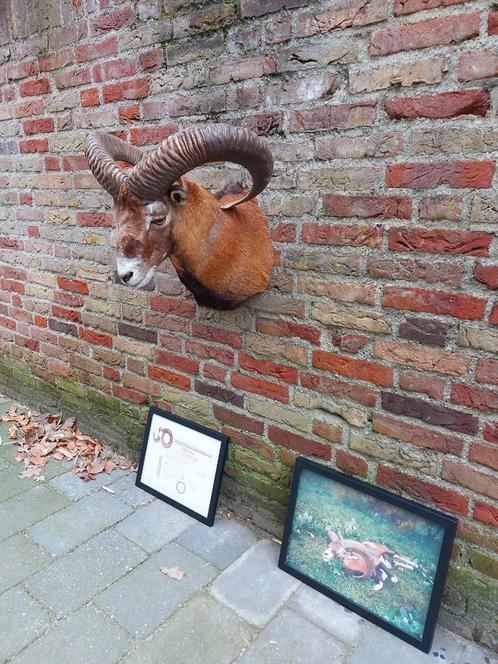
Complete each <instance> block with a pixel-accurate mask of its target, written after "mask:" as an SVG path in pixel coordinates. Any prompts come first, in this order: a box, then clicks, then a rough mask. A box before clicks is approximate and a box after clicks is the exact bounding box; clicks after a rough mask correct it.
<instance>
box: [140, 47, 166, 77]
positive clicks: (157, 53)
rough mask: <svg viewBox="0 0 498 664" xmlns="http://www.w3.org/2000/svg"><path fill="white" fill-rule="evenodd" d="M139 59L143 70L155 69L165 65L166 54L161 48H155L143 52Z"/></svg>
mask: <svg viewBox="0 0 498 664" xmlns="http://www.w3.org/2000/svg"><path fill="white" fill-rule="evenodd" d="M139 60H140V66H141V67H142V69H143V71H155V70H156V69H161V67H162V66H163V64H164V55H163V52H162V50H161V49H160V48H155V49H152V50H151V51H145V52H144V53H141V54H140V58H139Z"/></svg>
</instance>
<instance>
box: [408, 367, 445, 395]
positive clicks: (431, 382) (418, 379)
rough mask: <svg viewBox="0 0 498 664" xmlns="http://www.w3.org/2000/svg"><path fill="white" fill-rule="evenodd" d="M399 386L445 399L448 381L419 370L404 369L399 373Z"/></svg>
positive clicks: (409, 390)
mask: <svg viewBox="0 0 498 664" xmlns="http://www.w3.org/2000/svg"><path fill="white" fill-rule="evenodd" d="M399 386H400V388H401V389H402V390H406V391H407V392H420V393H421V394H427V396H428V397H432V398H433V399H443V398H444V391H445V388H446V381H444V380H442V379H441V378H436V377H435V376H428V375H427V374H426V373H422V372H418V371H402V372H401V373H400V374H399Z"/></svg>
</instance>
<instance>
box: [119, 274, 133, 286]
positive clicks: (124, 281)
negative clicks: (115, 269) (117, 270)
mask: <svg viewBox="0 0 498 664" xmlns="http://www.w3.org/2000/svg"><path fill="white" fill-rule="evenodd" d="M132 276H133V272H127V273H126V274H123V276H122V277H121V281H122V282H123V283H125V284H127V283H128V282H129V281H130V279H131V278H132Z"/></svg>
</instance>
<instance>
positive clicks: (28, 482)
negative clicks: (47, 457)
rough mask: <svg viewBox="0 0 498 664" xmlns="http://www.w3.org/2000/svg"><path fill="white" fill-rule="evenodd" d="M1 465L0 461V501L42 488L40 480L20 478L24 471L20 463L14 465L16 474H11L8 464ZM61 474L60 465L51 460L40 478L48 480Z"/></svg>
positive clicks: (0, 461)
mask: <svg viewBox="0 0 498 664" xmlns="http://www.w3.org/2000/svg"><path fill="white" fill-rule="evenodd" d="M3 464H4V465H3V467H2V460H0V501H2V500H7V499H8V498H12V497H13V496H17V495H19V494H20V493H22V492H23V491H26V489H30V488H32V487H34V486H42V485H41V484H40V480H38V481H37V480H35V479H33V478H31V477H20V474H21V473H22V471H23V470H24V465H23V464H22V463H18V464H16V467H15V470H16V471H17V472H15V473H13V472H12V467H11V465H10V464H9V463H8V462H5V461H3ZM61 472H63V469H62V468H61V466H60V464H59V463H57V461H53V460H52V461H49V462H48V463H47V465H46V466H45V468H44V469H43V471H42V476H43V477H45V478H46V479H49V478H51V477H55V476H56V475H58V474H59V473H61Z"/></svg>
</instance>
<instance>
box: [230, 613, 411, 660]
mask: <svg viewBox="0 0 498 664" xmlns="http://www.w3.org/2000/svg"><path fill="white" fill-rule="evenodd" d="M345 657H346V651H345V649H344V648H343V647H342V646H341V645H340V644H339V643H338V642H337V641H335V640H334V639H332V638H331V637H330V636H329V635H328V634H326V633H325V632H323V631H322V630H321V629H320V628H319V627H316V625H313V624H312V623H310V622H309V621H308V620H306V618H303V617H301V616H298V615H297V613H294V612H293V611H289V610H288V609H284V610H283V611H281V612H280V613H279V614H278V616H276V617H275V618H274V619H273V620H272V621H271V622H270V623H269V625H268V626H267V627H265V629H264V630H263V631H262V632H261V634H260V635H259V636H258V638H257V639H256V640H255V642H254V644H253V645H252V646H251V647H250V648H249V649H248V650H247V651H246V652H245V653H244V655H243V656H242V657H241V658H240V659H239V660H237V662H238V663H239V662H240V664H303V663H304V662H306V664H325V663H328V662H330V663H332V662H333V664H342V663H343V662H345ZM371 661H372V660H370V659H368V658H367V659H364V660H363V664H367V662H368V663H370V662H371ZM387 661H389V660H387ZM396 661H399V660H396ZM393 662H394V660H393Z"/></svg>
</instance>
